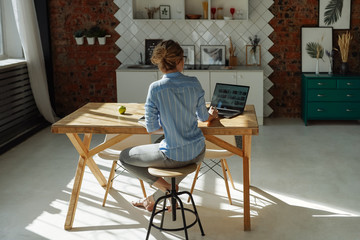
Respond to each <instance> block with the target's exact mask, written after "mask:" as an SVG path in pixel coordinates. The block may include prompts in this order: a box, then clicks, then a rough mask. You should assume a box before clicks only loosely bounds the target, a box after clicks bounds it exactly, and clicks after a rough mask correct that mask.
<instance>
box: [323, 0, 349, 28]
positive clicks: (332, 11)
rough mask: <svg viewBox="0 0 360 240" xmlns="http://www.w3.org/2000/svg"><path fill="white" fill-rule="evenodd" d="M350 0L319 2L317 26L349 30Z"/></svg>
mask: <svg viewBox="0 0 360 240" xmlns="http://www.w3.org/2000/svg"><path fill="white" fill-rule="evenodd" d="M350 19H351V0H337V1H335V0H319V26H320V27H333V28H334V29H350Z"/></svg>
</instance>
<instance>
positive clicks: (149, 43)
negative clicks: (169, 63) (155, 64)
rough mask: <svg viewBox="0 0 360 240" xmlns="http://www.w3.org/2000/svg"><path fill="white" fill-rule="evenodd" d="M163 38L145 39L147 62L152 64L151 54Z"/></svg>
mask: <svg viewBox="0 0 360 240" xmlns="http://www.w3.org/2000/svg"><path fill="white" fill-rule="evenodd" d="M161 41H162V39H145V64H146V65H152V63H151V60H150V59H151V56H152V53H153V51H154V48H155V47H156V45H158V44H159V43H160V42H161Z"/></svg>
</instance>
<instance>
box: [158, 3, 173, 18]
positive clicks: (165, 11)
mask: <svg viewBox="0 0 360 240" xmlns="http://www.w3.org/2000/svg"><path fill="white" fill-rule="evenodd" d="M160 19H171V15H170V5H160Z"/></svg>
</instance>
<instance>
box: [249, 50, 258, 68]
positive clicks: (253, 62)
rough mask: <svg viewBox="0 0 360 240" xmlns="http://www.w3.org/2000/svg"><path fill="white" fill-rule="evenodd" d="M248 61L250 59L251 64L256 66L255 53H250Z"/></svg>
mask: <svg viewBox="0 0 360 240" xmlns="http://www.w3.org/2000/svg"><path fill="white" fill-rule="evenodd" d="M250 59H251V64H253V65H257V60H256V53H255V52H252V53H251V57H250Z"/></svg>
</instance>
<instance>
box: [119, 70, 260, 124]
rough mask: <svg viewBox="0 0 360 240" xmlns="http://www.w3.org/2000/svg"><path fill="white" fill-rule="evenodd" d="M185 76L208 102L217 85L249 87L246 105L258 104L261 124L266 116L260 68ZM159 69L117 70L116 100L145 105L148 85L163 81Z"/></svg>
mask: <svg viewBox="0 0 360 240" xmlns="http://www.w3.org/2000/svg"><path fill="white" fill-rule="evenodd" d="M184 74H185V75H188V76H194V77H197V78H198V80H199V82H200V84H201V86H202V87H203V89H204V91H205V101H206V102H210V101H211V97H212V93H213V91H214V88H215V85H216V83H217V82H220V83H228V84H238V85H247V86H250V92H249V96H248V99H247V104H253V105H255V110H256V115H257V118H258V123H259V124H260V125H262V124H263V117H264V107H263V99H264V87H263V82H264V80H263V79H264V76H263V70H261V69H260V68H258V67H237V68H234V69H231V70H227V69H221V70H214V69H209V70H184ZM162 76H163V74H162V73H161V72H160V71H158V70H157V69H152V70H144V69H136V70H135V69H129V68H127V67H126V66H123V67H120V68H119V69H117V71H116V83H117V101H118V102H123V103H128V102H129V103H130V102H137V103H141V102H145V100H146V96H147V91H148V88H149V85H150V84H151V83H152V82H154V81H156V80H158V79H160V78H162Z"/></svg>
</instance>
